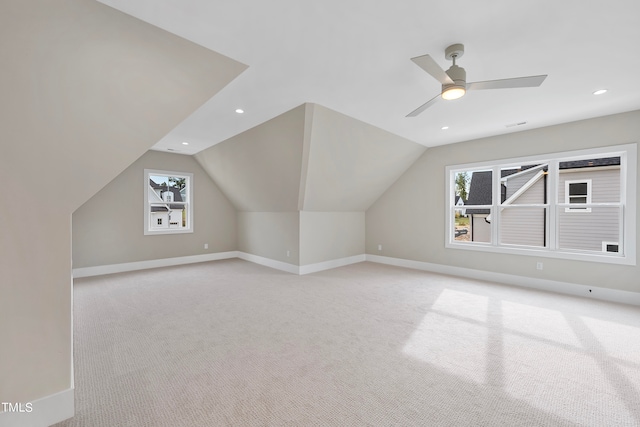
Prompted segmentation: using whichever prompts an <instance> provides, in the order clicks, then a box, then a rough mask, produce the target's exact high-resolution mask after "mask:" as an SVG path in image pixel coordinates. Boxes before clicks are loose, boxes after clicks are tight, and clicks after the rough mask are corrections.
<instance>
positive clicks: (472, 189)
mask: <svg viewBox="0 0 640 427" xmlns="http://www.w3.org/2000/svg"><path fill="white" fill-rule="evenodd" d="M492 176H493V172H492V171H491V170H480V171H457V172H455V173H454V174H453V178H454V180H455V182H454V184H455V196H456V197H455V198H454V203H456V205H455V206H454V217H455V221H454V230H453V234H454V240H455V241H457V242H472V241H473V242H485V243H489V242H491V216H490V215H489V214H490V213H491V209H490V206H491V204H492V202H493V196H492V195H493V190H492V188H491V187H492V179H493V178H492Z"/></svg>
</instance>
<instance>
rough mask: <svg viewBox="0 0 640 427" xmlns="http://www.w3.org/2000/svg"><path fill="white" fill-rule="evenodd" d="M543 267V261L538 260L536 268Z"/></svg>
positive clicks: (540, 268)
mask: <svg viewBox="0 0 640 427" xmlns="http://www.w3.org/2000/svg"><path fill="white" fill-rule="evenodd" d="M542 267H543V265H542V263H541V262H540V261H538V262H537V263H536V269H537V270H542Z"/></svg>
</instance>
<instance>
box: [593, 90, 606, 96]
mask: <svg viewBox="0 0 640 427" xmlns="http://www.w3.org/2000/svg"><path fill="white" fill-rule="evenodd" d="M606 92H607V90H606V89H599V90H597V91H595V92H593V94H594V95H602V94H603V93H606Z"/></svg>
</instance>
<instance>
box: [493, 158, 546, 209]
mask: <svg viewBox="0 0 640 427" xmlns="http://www.w3.org/2000/svg"><path fill="white" fill-rule="evenodd" d="M546 171H547V165H546V164H540V163H538V164H530V165H522V166H518V167H506V168H502V169H501V170H500V203H502V204H507V205H509V204H544V203H546V180H547V174H546Z"/></svg>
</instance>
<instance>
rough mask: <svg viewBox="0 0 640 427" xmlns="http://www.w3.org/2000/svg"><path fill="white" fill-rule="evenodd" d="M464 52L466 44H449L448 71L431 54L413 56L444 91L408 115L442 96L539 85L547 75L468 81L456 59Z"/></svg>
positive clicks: (448, 96)
mask: <svg viewBox="0 0 640 427" xmlns="http://www.w3.org/2000/svg"><path fill="white" fill-rule="evenodd" d="M463 54H464V45H462V44H460V43H457V44H453V45H451V46H449V47H448V48H446V49H445V51H444V57H445V58H447V59H448V60H450V61H453V65H452V66H451V67H449V69H448V70H447V71H445V70H443V69H442V68H441V67H440V66H439V65H438V63H437V62H436V61H435V60H434V59H433V58H432V57H431V56H430V55H422V56H416V57H415V58H411V60H412V61H413V62H415V63H416V65H418V67H420V68H422V69H423V70H425V71H426V72H427V73H429V74H431V76H433V78H435V79H436V80H438V81H439V82H440V83H441V84H442V92H441V93H440V94H439V95H437V96H434V97H433V98H431V99H430V100H429V101H427V102H425V103H424V104H422V105H421V106H419V107H418V108H416V109H415V110H413V111H412V112H410V113H409V114H407V117H415V116H417V115H418V114H420V113H422V112H423V111H424V110H426V109H427V108H429V107H431V106H432V105H433V104H435V103H436V101H438V99H440V98H442V99H445V100H452V99H458V98H460V97H462V96H464V94H465V93H466V92H467V91H468V90H482V89H511V88H518V87H538V86H540V85H541V84H542V82H543V81H544V79H545V78H547V75H546V74H545V75H540V76H528V77H516V78H513V79H502V80H487V81H484V82H472V83H467V72H466V71H465V70H464V68H462V67H458V66H457V65H456V59H458V58H460V57H461V56H462V55H463Z"/></svg>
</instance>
